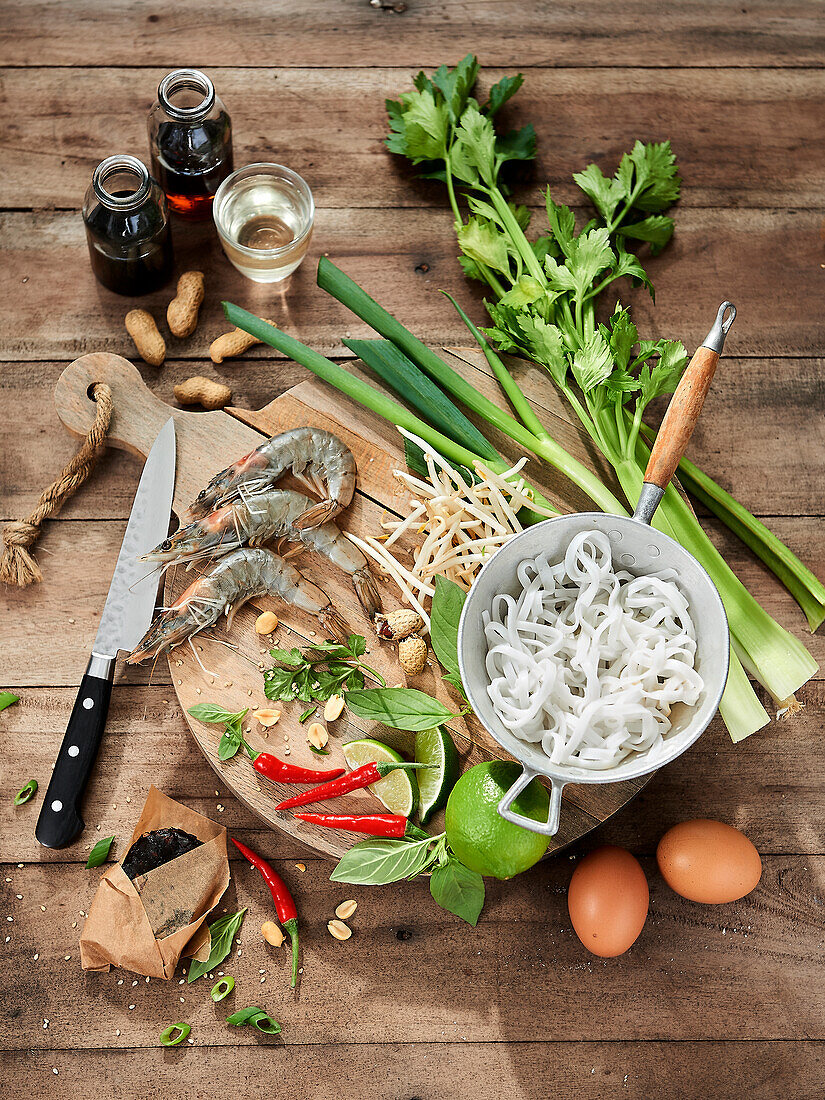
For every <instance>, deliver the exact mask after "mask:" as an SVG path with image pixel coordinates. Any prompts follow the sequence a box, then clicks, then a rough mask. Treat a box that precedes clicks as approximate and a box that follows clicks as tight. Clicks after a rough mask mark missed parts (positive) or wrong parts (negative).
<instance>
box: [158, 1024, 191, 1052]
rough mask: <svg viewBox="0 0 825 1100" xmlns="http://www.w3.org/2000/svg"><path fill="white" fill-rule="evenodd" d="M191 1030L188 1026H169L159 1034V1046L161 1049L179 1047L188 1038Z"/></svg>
mask: <svg viewBox="0 0 825 1100" xmlns="http://www.w3.org/2000/svg"><path fill="white" fill-rule="evenodd" d="M191 1030H192V1028H191V1027H190V1025H189V1024H170V1025H169V1027H167V1028H166V1029H165V1031H162V1032H161V1033H160V1045H161V1046H162V1047H176V1046H179V1045H180V1044H181V1043H182V1042H183V1040H184V1039H186V1038H188V1037H189V1032H190V1031H191Z"/></svg>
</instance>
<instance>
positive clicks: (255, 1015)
mask: <svg viewBox="0 0 825 1100" xmlns="http://www.w3.org/2000/svg"><path fill="white" fill-rule="evenodd" d="M226 1022H227V1023H228V1024H234V1025H235V1027H247V1026H251V1027H256V1028H257V1029H258V1031H262V1032H263V1033H264V1035H277V1034H278V1033H279V1032H280V1030H281V1025H280V1024H279V1023H278V1022H277V1020H273V1019H272V1017H271V1016H268V1015H267V1014H266V1012H264V1010H263V1009H262V1008H257V1007H256V1006H255V1005H250V1006H249V1008H242V1009H240V1010H239V1011H238V1012H233V1013H232V1015H231V1016H227V1017H226Z"/></svg>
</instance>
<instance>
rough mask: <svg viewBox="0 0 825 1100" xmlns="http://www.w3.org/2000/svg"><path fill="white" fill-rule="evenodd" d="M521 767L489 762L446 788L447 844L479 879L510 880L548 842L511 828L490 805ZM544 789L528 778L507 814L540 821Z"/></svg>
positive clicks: (498, 799) (546, 800)
mask: <svg viewBox="0 0 825 1100" xmlns="http://www.w3.org/2000/svg"><path fill="white" fill-rule="evenodd" d="M520 772H521V768H520V766H519V765H518V764H513V763H510V762H509V761H506V760H491V761H488V762H487V763H484V764H476V765H475V767H473V768H470V769H469V771H466V772H465V773H464V775H462V776H461V778H460V779H459V781H458V782H457V783H456V785H455V786H454V787H453V789H452V793H451V794H450V797H449V800H448V802H447V821H446V828H447V841H448V843H449V845H450V847H451V848H452V850H453V851H454V852H455V854H456V856H458V858H459V859H460V860H461V862H462V863H463V864H464V866H465V867H469V868H470V870H471V871H478V873H479V874H480V875H491V876H492V877H493V878H501V879H506V878H512V877H513V875H518V874H520V873H521V872H522V871H526V870H527V868H528V867H532V866H533V864H534V863H537V862H538V861H539V860H540V859H541V857H542V856H543V855H544V853H545V852H546V851H547V845H548V844H549V843H550V840H549V838H548V837H546V836H541V834H539V833H531V832H530V830H529V829H523V828H522V827H521V826H520V825H512V824H511V823H510V822H509V821H505V820H504V818H503V817H500V816H499V814H498V811H497V809H496V807H497V806H498V804H499V802H501V800H502V798H503V797H504V795H505V794H506V793H507V791H508V790H509V789H510V787H512V785H513V784H514V783H515V781H516V780H517V779H518V777H519V774H520ZM549 807H550V796H549V795H548V793H547V788H546V787H544V786H542V784H541V783H539V781H538V780H537V779H534V780H533V781H532V783H530V784H529V785H528V786H527V787H525V789H524V790H523V791H522V792H521V794H520V795H519V796H518V798H517V799H516V800H515V802H514V803H513V810H515V812H516V813H518V814H522V816H524V817H529V818H532V819H533V820H534V821H542V822H544V821H546V820H547V814H548V810H549Z"/></svg>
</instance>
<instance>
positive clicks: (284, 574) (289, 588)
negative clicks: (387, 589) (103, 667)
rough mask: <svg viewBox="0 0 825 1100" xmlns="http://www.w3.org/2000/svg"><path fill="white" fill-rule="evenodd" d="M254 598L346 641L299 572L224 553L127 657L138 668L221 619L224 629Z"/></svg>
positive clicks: (345, 631)
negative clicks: (267, 599) (305, 615)
mask: <svg viewBox="0 0 825 1100" xmlns="http://www.w3.org/2000/svg"><path fill="white" fill-rule="evenodd" d="M253 596H279V597H280V598H281V599H282V600H285V601H286V602H287V603H291V604H293V605H294V606H295V607H300V608H301V609H302V610H303V611H309V612H310V613H311V614H313V615H315V616H317V618H318V621H319V622H320V623H321V625H322V626H323V627H324V629H325V630H327V631H329V633H330V634H331V635H332V636H333V637H334V638H335V640H336V641H346V639H347V637H348V636H349V633H350V630H349V627H348V626H347V624H346V623H345V622H344V620H343V619H342V618H341V616H340V615H339V614H338V612H337V611H336V610H335V609H334V608H333V607H332V605H331V604H330V601H329V597H328V596H327V595H326V594H325V593H324V592H322V591H321V589H320V588H318V586H317V585H315V584H313V583H312V581H309V580H307V578H306V577H305V576H304V575H303V574H302V573H299V572H298V570H297V569H296V568H295V566H294V565H290V563H289V562H288V561H284V559H283V558H281V557H278V555H277V554H273V552H272V551H271V550H262V549H249V548H248V547H245V548H244V549H243V550H236V551H235V552H234V553H232V554H227V556H226V557H225V558H222V559H221V560H220V561H219V562H218V564H217V565H216V566H215V568H214V569H213V571H212V572H211V573H209V574H208V575H207V576H203V577H198V579H197V580H196V581H195V582H194V583H193V584H191V585H190V586H189V587H188V588H187V589H186V591H185V592H184V593H183V595H182V596H180V597H179V598H178V599H177V600H176V601H175V603H173V604H172V606H171V607H168V608H164V609H163V611H161V613H160V614H159V615H157V616H156V617H155V619H154V621H153V622H152V625H151V626H150V627H149V629H148V630H147V632H146V633H145V634H144V636H143V637H142V638H141V640H140V641H139V642H138V644H137V645H136V646H135V648H134V649H133V650H132V652H131V653H130V654H129V656H128V657H127V659H126V660H127V662H128V663H129V664H132V665H134V664H139V662H140V661H143V660H145V659H146V658H147V657H156V656H157V655H158V654H159V653H163V652H164V651H165V650H167V649H172V648H173V647H174V646H177V645H180V644H181V642H185V641H186V640H187V638H191V637H193V635H195V634H198V633H200V631H201V630H207V629H208V628H209V627H210V626H213V625H214V624H215V623H216V622H217V621H218V619H219V618H220V616H221V615H222V614H224V613H225V614H226V621H227V624H228V625H229V626H231V625H232V620H233V618H234V617H235V615H236V613H237V612H238V609H239V608H240V607H242V606H243V604H245V603H246V601H247V600H249V599H251V598H252V597H253Z"/></svg>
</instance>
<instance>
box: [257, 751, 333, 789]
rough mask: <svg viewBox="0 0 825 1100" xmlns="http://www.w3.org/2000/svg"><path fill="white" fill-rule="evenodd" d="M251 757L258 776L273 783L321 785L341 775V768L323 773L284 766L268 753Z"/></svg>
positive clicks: (282, 762) (281, 761)
mask: <svg viewBox="0 0 825 1100" xmlns="http://www.w3.org/2000/svg"><path fill="white" fill-rule="evenodd" d="M249 755H250V756H251V757H252V767H253V768H254V769H255V771H256V772H258V774H259V775H262V776H264V778H266V779H271V780H272V782H273V783H323V782H324V781H325V780H327V779H335V778H336V776H339V775H343V774H344V769H343V768H327V769H326V770H324V771H320V772H319V771H314V770H313V769H312V768H299V767H298V765H297V764H286V763H284V761H283V760H279V759H278V757H277V756H273V755H272V753H269V752H259V753H256V754H254V755H253V754H252V753H251V752H250V754H249Z"/></svg>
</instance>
